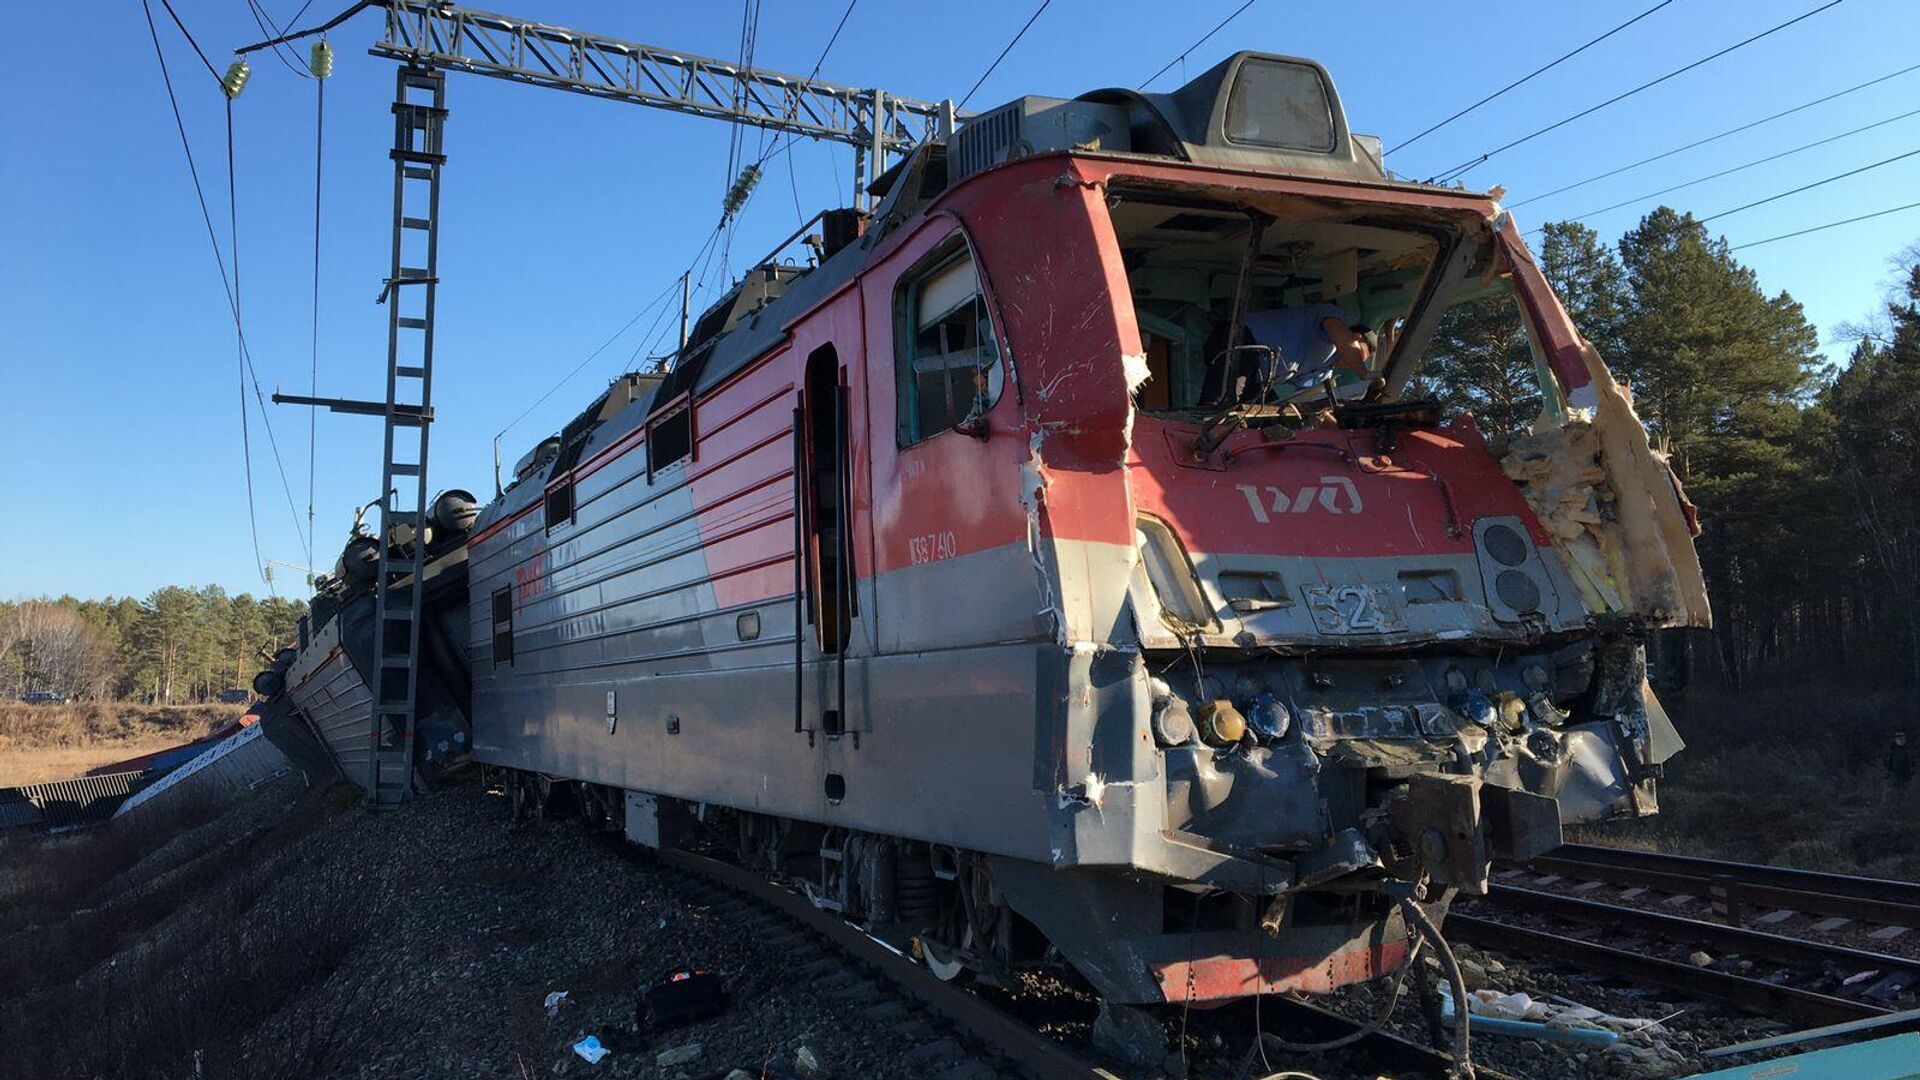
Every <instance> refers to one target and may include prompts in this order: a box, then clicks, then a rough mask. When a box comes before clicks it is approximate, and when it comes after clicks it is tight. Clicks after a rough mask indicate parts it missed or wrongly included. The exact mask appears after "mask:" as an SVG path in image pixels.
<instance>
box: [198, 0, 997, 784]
mask: <svg viewBox="0 0 1920 1080" xmlns="http://www.w3.org/2000/svg"><path fill="white" fill-rule="evenodd" d="M367 8H378V9H380V10H381V11H382V13H383V15H384V24H385V25H384V29H383V33H382V36H381V38H380V40H379V41H377V42H376V43H375V44H374V45H373V46H372V48H371V49H369V52H371V53H372V54H373V55H375V56H383V57H386V58H388V59H391V60H396V61H399V63H400V69H399V71H398V73H397V82H396V86H395V91H394V103H393V115H394V146H393V150H392V151H391V152H390V153H391V156H392V158H393V258H392V263H391V270H390V274H391V276H390V277H388V279H387V282H386V288H385V290H384V291H383V292H382V293H381V297H380V298H381V301H382V302H383V303H385V304H387V305H388V311H387V395H386V401H385V402H384V403H383V402H380V401H365V400H355V399H350V398H322V397H310V396H304V395H299V394H282V393H279V392H276V393H274V395H273V400H274V401H275V402H276V403H279V404H287V405H314V406H320V407H323V408H326V409H329V410H331V411H333V412H337V413H350V414H355V415H360V416H379V417H382V418H383V419H384V422H385V426H386V439H385V451H384V456H383V459H382V464H381V472H380V480H381V486H380V491H381V496H380V499H379V500H378V501H379V505H380V540H381V542H380V563H379V571H378V579H377V582H376V586H375V588H376V594H375V606H374V634H375V640H374V672H373V680H372V685H371V687H370V689H371V691H372V696H373V702H372V730H371V732H370V746H369V753H368V762H367V769H366V775H365V777H364V782H365V787H366V790H367V799H366V802H367V805H368V806H370V807H374V808H377V809H393V808H396V807H398V806H400V805H401V804H402V803H404V802H406V801H407V800H408V799H409V798H411V797H412V795H413V793H414V792H415V791H416V790H417V789H423V782H422V781H421V779H420V777H419V775H418V773H417V772H416V770H415V767H414V728H415V720H416V719H417V716H416V713H417V708H418V693H419V661H420V633H421V619H422V618H423V604H424V598H423V596H422V595H421V594H422V589H421V587H420V582H419V580H418V579H419V577H420V574H421V571H422V569H423V567H424V565H425V559H424V555H425V552H424V548H425V545H424V544H422V543H420V542H419V541H420V538H421V537H423V536H424V535H425V531H426V518H427V512H428V509H429V508H428V505H427V428H428V425H429V424H430V423H431V422H432V420H433V407H432V389H433V308H434V293H435V290H436V287H437V285H438V283H439V263H438V254H439V243H438V242H439V226H440V169H441V166H442V165H444V164H445V163H446V155H445V153H444V151H443V148H442V142H441V138H442V133H443V129H444V127H445V124H446V117H447V109H446V72H447V71H449V70H452V71H464V72H467V73H469V74H473V75H484V76H488V77H491V78H496V79H503V80H506V81H508V82H514V83H519V84H521V85H524V86H538V87H545V88H547V89H552V90H565V91H568V92H571V93H577V94H584V95H586V96H588V97H597V98H601V99H602V100H608V101H624V102H627V103H629V104H635V105H645V106H649V107H652V108H658V109H665V110H667V111H670V112H678V113H683V114H687V115H692V116H700V117H705V118H707V119H713V120H722V121H726V122H729V123H735V124H745V125H748V126H751V127H759V128H764V129H766V130H769V131H774V132H779V133H782V134H785V135H787V136H790V137H794V138H805V139H814V140H825V141H828V142H836V143H841V144H843V145H847V146H851V147H852V148H853V150H854V170H853V176H854V193H853V194H854V202H855V204H856V205H857V206H859V207H860V208H862V209H866V208H867V207H868V204H869V201H870V194H869V192H868V190H867V189H868V188H869V187H870V186H871V184H872V181H873V179H874V177H876V176H878V175H879V174H880V173H881V172H882V171H884V170H885V169H886V167H887V160H888V157H889V155H892V154H905V153H907V152H909V151H911V150H912V148H913V147H914V146H916V145H918V144H919V143H921V142H922V141H924V140H927V139H929V138H939V137H944V136H948V135H951V134H952V133H953V131H954V129H955V127H956V126H957V125H958V124H959V123H961V122H962V121H964V120H966V119H968V117H969V114H966V113H963V112H961V111H959V110H958V109H957V108H955V106H954V104H953V102H951V101H940V102H932V101H919V100H915V99H913V98H909V97H903V96H900V95H895V94H889V93H886V92H885V91H882V90H879V89H857V88H854V87H848V86H841V85H838V84H835V83H829V82H825V81H822V80H820V79H817V78H814V77H811V76H808V77H801V76H796V75H790V74H785V73H782V72H777V71H770V70H767V69H764V68H753V67H747V66H743V65H739V64H734V63H729V62H727V61H724V60H718V59H714V58H710V57H703V56H695V55H693V54H690V53H686V52H682V51H680V50H677V49H664V48H660V47H657V46H652V45H645V44H641V43H639V42H632V41H623V40H621V39H618V38H612V37H607V36H605V35H600V34H592V33H587V32H584V31H580V30H575V29H571V28H568V27H560V26H551V25H547V24H545V23H538V22H532V21H529V20H525V19H519V18H515V17H512V16H508V15H499V14H494V13H491V12H483V11H475V10H472V9H470V8H463V7H459V6H456V5H455V4H452V3H448V2H446V0H355V3H353V4H352V5H351V6H349V7H348V8H347V9H346V10H344V11H342V12H341V13H340V14H338V15H336V16H334V17H333V18H332V19H329V20H328V21H327V22H325V23H323V24H321V25H319V26H316V27H312V28H310V29H306V30H299V31H294V32H292V33H286V34H282V35H280V36H279V37H276V38H273V39H271V40H268V41H262V42H258V43H255V44H252V45H248V46H244V47H242V48H239V49H236V50H234V52H235V53H236V55H239V56H242V57H244V56H246V55H247V54H248V53H252V52H255V51H258V50H261V49H265V48H270V47H273V46H276V45H281V44H285V43H287V42H290V41H297V40H299V39H302V38H306V37H311V36H313V35H315V34H324V33H325V32H326V31H328V30H331V29H333V28H334V27H336V26H339V25H340V24H341V23H343V22H345V21H346V20H348V19H349V18H352V17H353V16H354V15H356V14H358V13H359V12H361V11H363V10H365V9H367ZM409 258H411V259H412V260H413V261H412V262H409V261H408V259H409ZM402 527H406V528H410V529H411V530H412V532H413V538H412V541H411V543H410V545H408V544H400V545H396V544H394V543H392V541H393V540H394V539H395V538H396V531H397V530H399V529H401V528H402ZM355 764H357V762H356V763H355Z"/></svg>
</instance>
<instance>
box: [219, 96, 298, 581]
mask: <svg viewBox="0 0 1920 1080" xmlns="http://www.w3.org/2000/svg"><path fill="white" fill-rule="evenodd" d="M233 177H234V173H233V99H232V98H228V99H227V241H228V243H229V244H230V245H231V246H230V248H229V254H228V258H230V259H231V260H232V261H233V292H232V297H233V359H234V363H235V365H236V366H237V367H238V373H239V376H240V461H241V465H242V468H243V469H244V470H245V472H246V477H247V529H248V531H249V532H250V533H252V535H253V561H254V564H255V568H256V569H257V570H259V572H260V580H261V581H264V582H266V584H267V591H268V592H270V593H273V594H274V595H276V596H277V595H279V593H278V591H277V590H276V589H275V588H274V587H273V575H272V574H269V573H268V572H267V564H266V563H265V562H264V561H263V560H262V559H261V557H260V521H259V515H258V513H257V512H256V511H255V509H254V501H253V436H252V435H251V433H249V432H248V430H247V426H248V425H247V343H246V339H245V337H244V336H243V335H242V334H241V331H240V327H241V326H242V325H243V324H242V321H241V318H240V226H239V220H240V213H239V208H238V203H237V201H236V200H235V199H234V178H233ZM307 565H308V566H312V565H313V560H312V559H311V558H309V559H308V560H307Z"/></svg>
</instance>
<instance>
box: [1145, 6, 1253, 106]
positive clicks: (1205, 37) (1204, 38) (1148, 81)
mask: <svg viewBox="0 0 1920 1080" xmlns="http://www.w3.org/2000/svg"><path fill="white" fill-rule="evenodd" d="M1253 5H1254V0H1246V3H1244V4H1241V5H1240V6H1239V7H1237V8H1234V9H1233V13H1232V14H1231V15H1228V16H1227V17H1226V18H1224V19H1221V20H1220V21H1219V22H1218V23H1217V24H1215V25H1214V28H1213V29H1211V30H1209V31H1207V32H1206V33H1204V34H1201V35H1200V40H1198V41H1196V42H1194V43H1193V44H1191V45H1189V46H1187V47H1186V50H1185V51H1184V52H1182V53H1181V54H1180V55H1179V56H1176V57H1174V58H1173V59H1171V60H1169V61H1167V62H1166V64H1165V65H1164V66H1162V67H1161V68H1160V70H1159V71H1156V72H1154V73H1153V74H1151V75H1149V76H1147V77H1146V78H1144V79H1142V80H1140V82H1139V83H1138V84H1137V85H1136V86H1134V89H1135V90H1145V89H1146V88H1147V87H1149V86H1151V85H1153V80H1155V79H1157V78H1159V77H1160V76H1162V75H1165V74H1166V73H1167V72H1169V71H1172V70H1173V65H1175V64H1177V63H1179V62H1180V61H1182V60H1185V59H1186V58H1187V57H1188V56H1189V55H1190V54H1192V52H1193V50H1195V49H1197V48H1199V47H1200V46H1202V45H1205V44H1206V43H1207V42H1208V41H1210V40H1211V39H1212V38H1213V35H1215V34H1217V33H1219V32H1220V31H1222V30H1225V29H1226V28H1227V24H1228V23H1230V22H1232V21H1233V20H1235V19H1237V18H1239V17H1240V15H1241V13H1242V12H1244V11H1246V10H1247V9H1248V8H1250V7H1252V6H1253Z"/></svg>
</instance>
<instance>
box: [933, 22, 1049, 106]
mask: <svg viewBox="0 0 1920 1080" xmlns="http://www.w3.org/2000/svg"><path fill="white" fill-rule="evenodd" d="M1051 3H1053V0H1040V6H1039V7H1037V8H1034V9H1033V14H1031V15H1029V16H1027V21H1026V23H1025V25H1023V26H1021V27H1020V32H1019V33H1017V34H1015V35H1013V40H1011V41H1009V42H1007V47H1006V48H1004V49H1001V50H1000V55H999V56H996V57H994V58H993V63H991V64H988V65H987V70H985V71H983V72H981V73H980V77H979V78H978V79H975V80H974V82H973V88H972V89H970V90H968V91H967V96H966V97H963V98H961V99H960V104H958V105H955V106H954V110H955V111H958V110H960V109H964V108H966V107H967V102H969V101H972V100H973V95H974V94H975V93H976V92H977V91H978V90H979V89H980V87H981V86H982V85H984V84H985V83H986V81H987V78H988V76H990V75H992V74H993V73H994V70H995V69H996V68H998V67H999V66H1000V61H1002V60H1005V59H1006V58H1007V54H1008V53H1010V52H1012V51H1013V47H1014V46H1015V45H1018V44H1020V39H1021V38H1023V37H1026V36H1027V31H1028V30H1031V29H1033V24H1034V23H1035V22H1038V21H1039V19H1040V16H1041V14H1042V13H1044V12H1045V11H1046V10H1047V5H1048V4H1051Z"/></svg>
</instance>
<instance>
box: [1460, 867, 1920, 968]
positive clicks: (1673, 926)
mask: <svg viewBox="0 0 1920 1080" xmlns="http://www.w3.org/2000/svg"><path fill="white" fill-rule="evenodd" d="M1485 901H1486V902H1488V903H1491V904H1494V905H1496V906H1499V907H1503V908H1509V909H1514V910H1519V911H1531V912H1536V913H1540V914H1547V915H1553V916H1556V917H1559V918H1564V919H1570V920H1573V921H1575V922H1585V923H1597V924H1599V925H1602V926H1606V927H1610V928H1613V929H1616V930H1625V931H1630V932H1635V933H1643V934H1652V935H1654V936H1656V937H1659V938H1663V939H1665V940H1667V941H1675V942H1685V943H1689V944H1696V945H1706V946H1711V947H1713V948H1716V949H1720V950H1721V951H1723V952H1730V953H1738V954H1739V955H1741V956H1747V957H1758V958H1762V959H1767V960H1772V961H1774V962H1776V963H1781V964H1804V965H1816V966H1818V965H1825V964H1832V965H1833V966H1835V967H1837V968H1842V969H1850V970H1852V971H1869V970H1880V971H1888V970H1892V971H1915V972H1920V961H1916V960H1910V959H1908V958H1906V957H1904V956H1890V955H1888V954H1886V953H1877V952H1869V951H1868V950H1865V949H1849V948H1846V947H1845V946H1841V945H1828V944H1825V943H1823V942H1818V941H1806V940H1804V939H1801V938H1793V937H1787V936H1785V935H1782V934H1770V933H1767V932H1766V931H1763V930H1753V929H1750V928H1747V927H1743V926H1728V925H1726V924H1725V923H1717V922H1708V921H1706V920H1705V919H1691V918H1688V917H1686V916H1684V915H1668V914H1664V913H1662V912H1658V911H1648V910H1647V909H1646V908H1637V907H1627V906H1624V905H1620V904H1607V903H1602V902H1600V901H1598V900H1585V899H1582V898H1580V897H1577V896H1564V895H1562V894H1560V893H1550V892H1540V891H1538V890H1535V889H1522V888H1517V887H1515V886H1512V885H1494V886H1492V887H1490V888H1489V889H1488V890H1487V895H1486V897H1485Z"/></svg>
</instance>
